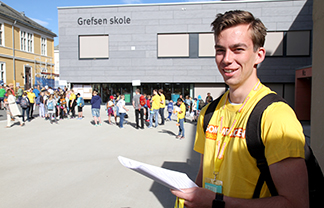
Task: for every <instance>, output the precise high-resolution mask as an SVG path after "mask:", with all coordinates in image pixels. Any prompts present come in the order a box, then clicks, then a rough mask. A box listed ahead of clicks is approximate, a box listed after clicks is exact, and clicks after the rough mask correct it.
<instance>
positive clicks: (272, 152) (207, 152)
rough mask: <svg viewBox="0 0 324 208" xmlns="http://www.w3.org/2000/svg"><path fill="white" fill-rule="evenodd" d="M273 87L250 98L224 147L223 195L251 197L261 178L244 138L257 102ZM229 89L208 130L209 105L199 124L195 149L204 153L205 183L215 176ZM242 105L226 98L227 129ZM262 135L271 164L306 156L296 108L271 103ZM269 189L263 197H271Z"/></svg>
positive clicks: (264, 192)
mask: <svg viewBox="0 0 324 208" xmlns="http://www.w3.org/2000/svg"><path fill="white" fill-rule="evenodd" d="M270 92H271V90H270V89H269V88H267V87H265V86H263V85H262V84H260V86H259V88H258V90H257V92H256V94H255V95H254V96H253V97H251V98H250V99H249V102H247V104H246V105H245V106H244V108H243V110H242V114H241V116H240V118H239V119H238V122H237V125H236V128H235V129H234V132H233V134H232V137H231V138H232V139H231V140H230V141H229V143H228V145H227V148H226V149H225V152H224V156H223V162H222V164H221V166H220V171H219V175H218V177H217V179H218V180H221V181H223V194H224V195H226V196H230V197H236V198H245V199H251V198H252V196H253V192H254V189H255V186H256V183H257V180H258V178H259V174H260V172H259V169H258V168H257V166H256V160H255V159H254V158H253V157H252V156H251V155H250V153H249V151H248V149H247V146H246V140H245V129H246V124H247V121H248V118H249V115H250V113H251V112H252V110H253V108H254V106H255V105H256V104H257V102H258V101H259V100H260V99H261V98H262V97H264V96H265V95H267V94H269V93H270ZM227 94H228V92H227V93H226V94H225V96H223V97H222V99H221V100H220V102H219V105H218V106H217V108H216V110H215V112H214V114H213V116H212V118H211V120H210V122H209V125H208V127H207V130H206V134H205V133H204V130H203V120H204V115H205V112H206V109H207V107H205V108H203V109H202V111H201V113H200V116H199V119H198V124H197V132H196V141H195V145H194V150H195V151H197V152H199V153H201V154H204V160H203V164H204V166H203V178H202V179H203V185H204V184H205V182H206V179H208V178H214V174H213V172H214V159H215V152H216V150H217V149H220V148H219V146H220V145H219V143H220V141H221V140H223V139H224V136H221V137H218V139H217V133H218V131H217V129H218V127H219V126H220V112H221V111H220V109H221V106H223V105H224V102H225V99H226V98H227ZM241 107H242V104H240V105H233V104H230V103H229V102H228V100H227V102H226V104H225V108H224V118H223V128H222V132H224V130H225V131H226V130H228V129H229V128H230V127H231V125H232V123H233V120H234V117H235V114H236V112H237V111H238V110H239V109H240V108H241ZM261 122H262V124H261V137H262V140H263V143H264V144H265V156H266V158H267V161H268V164H269V165H271V164H274V163H277V162H279V161H281V160H283V159H285V158H288V157H300V158H304V155H305V153H304V144H305V138H304V134H303V129H302V126H301V124H300V123H299V121H298V120H297V117H296V115H295V113H294V111H293V110H292V109H291V108H290V107H289V106H288V105H287V104H285V103H283V102H277V103H273V104H271V105H270V106H269V107H268V108H267V109H266V110H265V111H264V113H263V117H262V121H261ZM269 196H270V192H269V190H268V188H267V187H266V185H264V186H263V188H262V190H261V194H260V198H264V197H269Z"/></svg>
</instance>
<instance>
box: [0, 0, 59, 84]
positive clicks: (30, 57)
mask: <svg viewBox="0 0 324 208" xmlns="http://www.w3.org/2000/svg"><path fill="white" fill-rule="evenodd" d="M54 37H56V34H55V33H53V32H52V31H50V30H49V29H47V28H45V27H43V26H41V25H39V24H38V23H36V22H35V21H33V20H32V19H30V18H28V17H26V16H25V14H24V13H23V12H18V11H16V10H14V9H13V8H11V7H10V6H8V5H6V4H4V3H2V2H1V1H0V84H7V85H9V84H10V83H12V84H14V86H15V87H16V86H21V87H22V88H25V89H28V88H30V87H32V86H34V85H37V84H40V85H45V83H46V84H49V85H52V83H53V85H54V77H55V76H58V75H57V74H55V73H54ZM52 80H53V81H52Z"/></svg>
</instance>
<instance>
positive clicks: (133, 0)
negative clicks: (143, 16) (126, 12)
mask: <svg viewBox="0 0 324 208" xmlns="http://www.w3.org/2000/svg"><path fill="white" fill-rule="evenodd" d="M122 2H123V3H124V4H140V3H142V1H141V0H122Z"/></svg>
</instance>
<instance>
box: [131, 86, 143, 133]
mask: <svg viewBox="0 0 324 208" xmlns="http://www.w3.org/2000/svg"><path fill="white" fill-rule="evenodd" d="M141 96H142V95H141V91H140V89H136V90H135V95H134V97H133V107H134V109H135V120H136V129H138V128H139V124H138V123H139V114H140V116H141V129H144V106H142V105H141V104H140V97H141Z"/></svg>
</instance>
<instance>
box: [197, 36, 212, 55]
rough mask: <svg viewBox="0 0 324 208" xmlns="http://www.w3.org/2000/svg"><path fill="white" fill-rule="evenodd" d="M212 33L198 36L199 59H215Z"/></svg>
mask: <svg viewBox="0 0 324 208" xmlns="http://www.w3.org/2000/svg"><path fill="white" fill-rule="evenodd" d="M214 45H215V41H214V33H205V34H204V33H202V34H199V57H215V47H214Z"/></svg>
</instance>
